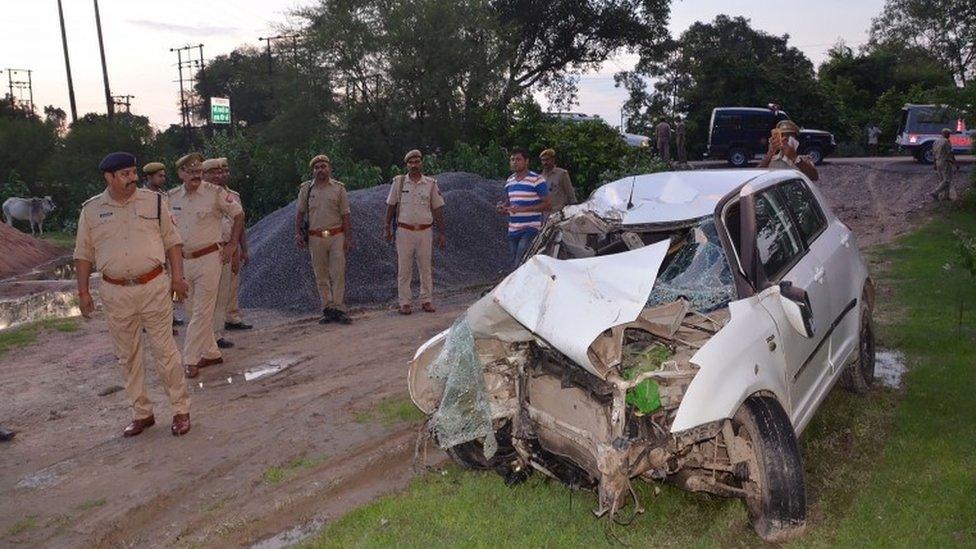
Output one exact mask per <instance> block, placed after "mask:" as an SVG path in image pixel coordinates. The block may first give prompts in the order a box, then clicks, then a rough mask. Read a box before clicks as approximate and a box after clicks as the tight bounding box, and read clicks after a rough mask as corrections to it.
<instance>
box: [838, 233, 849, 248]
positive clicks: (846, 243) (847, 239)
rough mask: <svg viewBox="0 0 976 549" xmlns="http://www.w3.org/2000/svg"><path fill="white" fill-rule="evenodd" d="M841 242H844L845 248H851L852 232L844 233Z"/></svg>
mask: <svg viewBox="0 0 976 549" xmlns="http://www.w3.org/2000/svg"><path fill="white" fill-rule="evenodd" d="M840 243H841V244H843V245H844V247H845V248H850V247H851V233H844V235H843V236H841V237H840Z"/></svg>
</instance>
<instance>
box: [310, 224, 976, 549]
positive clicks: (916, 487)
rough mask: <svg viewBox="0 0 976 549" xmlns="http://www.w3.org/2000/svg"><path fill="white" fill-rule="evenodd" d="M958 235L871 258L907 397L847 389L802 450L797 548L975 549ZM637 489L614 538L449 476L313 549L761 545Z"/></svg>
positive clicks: (552, 508) (888, 342) (342, 524)
mask: <svg viewBox="0 0 976 549" xmlns="http://www.w3.org/2000/svg"><path fill="white" fill-rule="evenodd" d="M954 228H962V229H963V230H965V231H968V232H970V233H976V216H973V215H972V214H970V213H966V212H958V211H957V212H951V213H949V214H947V215H946V216H944V217H942V218H940V219H937V220H935V221H933V222H932V223H931V224H929V225H928V226H926V227H924V228H923V229H921V230H919V231H917V232H916V233H914V234H911V235H909V236H907V237H906V238H905V239H903V240H902V241H901V242H900V243H899V244H898V245H897V246H893V247H891V248H888V249H883V250H876V251H872V253H871V254H870V257H871V258H872V259H873V260H875V262H876V263H878V264H879V265H883V269H881V268H876V269H875V272H874V273H873V275H874V277H875V280H876V283H877V285H878V287H879V292H878V303H877V307H878V311H877V312H878V314H877V317H878V318H880V319H883V320H882V321H881V322H879V325H878V332H879V346H881V347H884V348H895V349H898V350H901V351H902V352H903V353H905V354H906V356H907V357H908V359H909V363H910V366H909V368H910V370H909V373H908V375H907V376H906V378H905V383H906V388H905V389H903V390H900V391H896V390H890V389H884V388H881V387H876V388H875V389H874V390H873V391H872V392H871V393H870V394H869V395H867V396H866V397H859V396H855V395H851V394H848V393H847V392H845V391H843V390H840V389H838V390H835V391H833V392H832V393H831V394H830V396H829V397H828V398H827V400H826V401H825V402H824V404H823V405H822V406H821V408H820V410H819V411H818V413H817V416H816V417H815V419H814V420H813V421H812V422H811V424H810V426H809V427H808V428H807V430H806V432H805V433H804V435H803V438H802V439H801V441H800V442H801V448H802V451H803V458H804V465H805V468H806V474H807V498H808V504H809V512H808V528H807V532H806V534H805V535H804V536H803V537H802V538H800V539H799V540H797V541H795V542H794V543H793V544H792V545H796V546H817V547H828V546H829V547H834V546H841V547H865V546H900V547H925V546H946V545H963V546H974V545H976V497H974V495H976V474H974V471H976V436H974V431H973V418H976V397H974V395H976V373H974V368H976V366H974V365H976V348H974V339H976V337H974V336H976V281H974V280H973V279H972V278H971V277H970V276H969V275H968V274H966V273H964V272H963V271H962V270H960V269H949V270H945V269H943V265H945V264H946V263H947V262H950V261H951V260H952V259H953V256H954V254H955V239H954V237H953V235H952V230H953V229H954ZM960 301H961V302H962V303H963V304H964V314H963V318H962V323H961V325H960V323H959V315H958V311H959V305H958V304H959V303H960ZM635 486H636V489H637V493H638V496H639V498H640V501H641V503H642V505H643V506H644V507H645V509H646V511H645V513H644V515H642V516H639V517H638V518H637V519H636V520H635V521H634V522H633V523H632V524H631V525H630V526H626V527H624V526H613V527H612V528H611V526H610V525H609V524H608V522H607V521H605V520H599V519H596V518H594V517H593V516H592V515H591V514H590V510H591V509H593V508H595V507H596V506H597V502H596V498H595V495H594V494H592V493H586V492H578V493H573V492H572V491H570V490H569V488H567V487H565V486H563V485H561V484H560V483H557V482H550V481H547V480H546V479H545V478H544V477H542V476H541V475H538V474H537V475H533V476H532V477H531V478H530V479H529V480H528V481H527V482H526V483H524V484H521V485H518V486H515V487H513V488H508V487H506V486H505V485H504V483H503V481H502V479H501V478H500V477H498V476H497V475H495V474H492V473H471V472H465V471H460V470H459V469H457V468H456V467H454V466H449V467H448V468H447V469H446V470H445V471H444V472H443V473H434V474H430V475H427V476H426V477H423V478H418V479H415V480H414V481H413V482H412V483H411V485H410V487H409V488H408V489H407V490H406V491H404V492H403V493H400V494H395V495H391V496H387V497H384V498H381V499H379V500H377V501H375V502H373V503H371V504H369V505H366V506H364V507H361V508H359V509H356V510H354V511H352V512H350V513H349V514H347V515H345V516H344V517H343V518H341V519H340V520H338V521H337V522H335V523H333V524H331V525H330V526H328V527H326V528H325V529H323V530H322V532H321V533H320V535H319V536H318V537H317V538H315V539H313V540H311V541H309V542H308V543H307V545H309V546H314V547H376V546H389V545H396V546H411V547H425V546H464V547H486V546H498V545H505V546H532V547H543V546H545V547H563V546H592V545H595V546H607V545H613V544H616V543H619V542H622V543H626V544H630V545H635V546H641V547H646V546H652V547H656V546H712V547H714V546H729V545H760V544H761V541H760V540H759V539H758V538H757V537H756V536H755V534H753V532H752V530H751V528H750V527H749V524H748V519H747V515H746V511H745V508H744V507H743V505H742V504H741V502H739V501H737V500H727V499H721V498H717V497H713V496H709V495H704V494H693V493H687V492H683V491H681V490H678V489H676V488H672V487H670V486H654V485H648V484H645V483H642V482H638V483H635ZM629 511H630V508H629V507H628V508H627V509H625V510H624V511H623V515H624V516H626V515H627V514H628V513H629Z"/></svg>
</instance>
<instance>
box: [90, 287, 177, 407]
mask: <svg viewBox="0 0 976 549" xmlns="http://www.w3.org/2000/svg"><path fill="white" fill-rule="evenodd" d="M99 295H100V296H101V299H102V305H103V306H104V309H105V318H106V320H107V321H108V331H109V333H110V334H111V335H112V343H113V345H114V347H115V354H116V356H118V359H119V367H120V368H121V369H122V374H123V375H124V376H125V394H126V396H128V397H129V402H131V403H132V412H133V416H134V417H135V419H145V418H147V417H149V416H151V415H153V405H152V401H151V400H149V393H148V392H147V391H146V370H145V368H144V367H143V351H142V341H143V339H142V331H143V330H145V331H146V340H147V341H148V342H149V350H150V351H151V352H152V355H153V359H154V360H155V362H156V373H157V374H159V379H160V381H161V382H162V383H163V388H164V389H165V390H166V395H167V396H168V397H169V402H170V405H171V406H172V408H173V414H174V415H175V414H188V413H190V393H189V392H188V391H187V388H186V381H185V380H184V379H183V363H182V361H181V360H180V350H179V349H178V348H177V346H176V340H175V339H173V324H172V323H173V300H172V297H171V293H170V278H169V276H168V275H166V274H163V275H160V276H157V277H156V278H154V279H153V280H151V281H149V282H148V283H146V284H143V285H140V286H117V285H115V284H109V283H107V282H103V283H102V284H101V285H100V286H99Z"/></svg>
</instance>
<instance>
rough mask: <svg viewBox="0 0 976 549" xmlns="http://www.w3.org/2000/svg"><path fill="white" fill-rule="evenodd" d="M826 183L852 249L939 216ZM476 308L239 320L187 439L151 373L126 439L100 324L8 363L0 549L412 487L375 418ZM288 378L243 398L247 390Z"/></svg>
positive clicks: (913, 170)
mask: <svg viewBox="0 0 976 549" xmlns="http://www.w3.org/2000/svg"><path fill="white" fill-rule="evenodd" d="M968 160H969V162H967V163H966V164H965V165H964V172H968V171H969V170H971V169H972V163H971V160H972V159H971V158H970V159H968ZM821 176H822V177H821V183H820V187H821V189H822V190H823V192H824V194H825V195H826V196H827V197H828V199H829V200H830V202H831V203H832V205H833V207H834V209H835V211H836V212H837V213H838V214H839V215H840V217H841V218H842V219H843V220H844V221H845V222H846V223H847V224H848V225H850V226H851V227H852V229H853V230H854V231H855V233H856V234H857V238H858V242H859V244H860V245H861V246H862V247H865V246H874V245H878V244H883V243H887V242H891V241H892V240H894V239H895V238H897V237H898V236H899V235H901V234H903V233H904V232H906V231H908V230H910V229H911V228H913V227H914V226H917V225H918V224H919V223H920V222H921V221H923V220H924V219H926V218H928V217H929V216H931V215H935V214H936V213H937V212H938V211H939V210H938V207H935V206H933V205H932V204H931V201H930V199H929V198H928V196H927V193H928V192H930V191H931V189H932V187H933V186H934V172H933V171H932V169H931V167H927V166H919V165H916V164H914V163H912V162H910V161H907V160H896V161H891V160H883V161H880V160H850V159H847V160H843V161H834V162H830V163H828V164H825V165H824V166H822V167H821ZM964 177H966V174H961V175H960V176H957V181H960V182H961V181H962V180H963V178H964ZM940 207H945V206H940ZM499 253H505V252H504V251H503V250H499ZM435 276H436V274H435ZM390 284H391V286H392V285H393V284H394V281H393V280H390ZM476 293H477V292H476V291H469V292H461V293H457V294H454V295H451V296H446V297H444V296H441V297H440V301H439V305H440V308H439V310H438V312H437V313H435V314H414V315H413V316H411V317H401V316H399V315H397V314H396V313H395V312H394V311H393V310H392V309H391V308H387V307H381V308H373V309H368V310H363V311H359V312H357V313H356V314H355V315H354V318H355V320H356V323H355V324H353V325H352V326H334V325H332V326H326V327H323V326H320V325H318V324H317V323H315V322H314V319H312V318H311V317H300V316H293V317H289V316H282V315H281V314H280V313H272V312H267V311H258V310H250V311H246V317H247V320H248V321H249V322H252V323H254V324H255V325H256V328H255V329H254V330H251V331H249V332H233V333H231V334H230V335H229V338H231V339H233V340H234V341H235V342H236V343H237V347H235V348H234V349H230V350H228V351H226V352H225V355H224V356H225V358H226V363H225V364H223V365H220V366H214V367H210V368H207V369H204V370H203V371H202V373H201V376H200V377H199V378H197V379H196V380H193V381H194V382H195V383H194V385H193V386H192V395H193V409H192V419H193V430H192V431H191V432H190V434H189V435H187V436H186V437H183V438H179V439H177V438H174V437H172V436H171V435H170V434H169V420H170V411H169V408H168V406H167V404H166V402H165V398H164V397H163V395H162V392H161V389H160V387H159V386H158V384H157V383H156V378H155V374H154V373H151V372H150V373H148V374H147V380H148V381H149V383H150V388H151V392H152V395H153V397H154V400H156V402H157V409H156V417H157V425H156V426H155V427H152V428H150V429H149V430H147V431H146V432H145V433H143V434H142V435H141V436H139V437H135V438H132V439H123V438H121V437H120V432H121V429H122V427H123V426H124V425H125V424H126V422H127V421H128V419H129V407H128V405H127V403H126V399H125V396H124V393H123V392H121V391H117V392H111V393H110V394H107V395H105V396H99V393H105V392H108V390H109V389H111V388H112V387H114V386H118V385H120V384H121V382H122V379H121V375H120V374H119V372H118V369H117V366H116V365H115V357H114V355H113V354H112V349H111V345H110V343H109V338H108V334H107V331H106V327H105V322H104V319H103V318H102V317H101V316H100V315H98V316H96V318H95V319H94V320H92V321H89V322H83V323H82V325H81V328H80V329H79V330H78V331H76V332H73V333H57V335H54V334H44V335H42V336H41V337H40V338H39V340H38V342H37V343H35V344H33V345H31V346H29V347H25V348H20V349H15V350H13V351H11V352H9V353H7V354H6V355H4V356H3V357H2V358H0V424H2V425H3V426H5V427H7V428H13V429H16V430H17V431H19V433H18V435H17V436H16V438H15V439H14V440H13V441H12V442H4V443H0V544H4V545H6V544H13V543H25V544H28V545H48V546H78V545H82V546H119V545H122V546H171V545H186V546H189V545H193V546H196V545H207V546H210V545H217V546H239V545H249V544H255V543H258V542H262V541H267V542H269V545H271V546H274V545H279V544H280V542H282V541H285V540H288V539H294V538H295V537H297V536H300V535H301V533H302V532H301V531H302V529H303V528H306V529H308V528H312V527H315V526H318V525H320V524H322V523H323V522H327V521H329V520H330V519H332V518H334V517H336V516H338V515H339V514H341V513H343V512H344V511H346V510H348V509H350V508H353V507H355V506H357V505H360V504H362V503H364V502H366V501H369V500H370V499H372V498H374V497H376V496H377V495H380V494H383V493H387V492H389V491H392V490H396V489H398V488H401V487H403V486H405V485H406V483H407V482H408V481H409V479H410V478H411V476H412V472H411V462H412V459H413V453H414V442H415V435H416V423H409V422H403V421H400V422H397V421H395V420H394V419H393V418H392V416H393V415H395V414H386V415H384V414H382V413H373V412H374V411H375V409H376V407H377V406H378V405H380V404H383V405H384V406H389V407H390V408H393V409H396V408H397V406H396V404H402V403H403V402H404V398H405V391H406V386H405V377H406V362H407V360H408V359H409V358H410V357H411V356H412V353H413V351H414V350H415V349H416V347H417V346H418V345H419V344H421V343H422V342H423V341H425V340H426V339H427V338H429V337H430V336H432V335H434V334H436V333H437V332H439V331H441V330H442V329H444V328H446V327H447V326H449V325H450V323H451V321H452V320H453V319H454V318H455V317H456V316H457V315H458V314H459V313H460V312H461V311H463V310H464V308H465V307H466V306H467V304H468V303H470V302H471V301H472V300H473V299H474V298H475V297H476ZM180 339H182V334H181V337H180ZM149 361H150V363H151V359H149ZM283 366H284V367H285V368H284V369H283V370H282V371H281V372H279V373H276V374H273V375H269V376H267V377H264V378H260V379H256V380H252V381H246V380H244V376H243V375H242V374H243V373H244V372H248V371H255V370H259V369H262V368H268V367H283ZM148 369H150V370H151V369H152V367H151V365H150V366H148ZM228 381H229V382H228ZM197 382H200V383H202V387H201V386H200V383H197ZM387 416H390V417H389V418H388V417H387ZM432 459H437V457H436V456H432Z"/></svg>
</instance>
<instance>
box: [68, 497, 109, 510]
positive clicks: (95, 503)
mask: <svg viewBox="0 0 976 549" xmlns="http://www.w3.org/2000/svg"><path fill="white" fill-rule="evenodd" d="M105 503H106V500H105V498H98V499H90V500H87V501H83V502H81V503H79V504H78V505H76V506H75V511H82V512H84V511H88V510H89V509H94V508H96V507H101V506H102V505H105Z"/></svg>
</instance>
